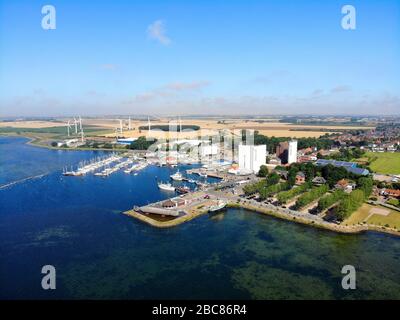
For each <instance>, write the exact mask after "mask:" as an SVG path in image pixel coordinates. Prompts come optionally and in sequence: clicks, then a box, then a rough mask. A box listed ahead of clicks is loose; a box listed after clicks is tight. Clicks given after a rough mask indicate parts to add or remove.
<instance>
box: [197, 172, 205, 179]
mask: <svg viewBox="0 0 400 320" xmlns="http://www.w3.org/2000/svg"><path fill="white" fill-rule="evenodd" d="M199 176H200V177H203V178H207V173H205V172H199Z"/></svg>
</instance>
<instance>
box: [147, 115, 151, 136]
mask: <svg viewBox="0 0 400 320" xmlns="http://www.w3.org/2000/svg"><path fill="white" fill-rule="evenodd" d="M147 124H148V126H149V132H150V131H151V124H150V117H147Z"/></svg>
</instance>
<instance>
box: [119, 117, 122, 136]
mask: <svg viewBox="0 0 400 320" xmlns="http://www.w3.org/2000/svg"><path fill="white" fill-rule="evenodd" d="M119 132H120V133H121V134H122V120H121V119H119Z"/></svg>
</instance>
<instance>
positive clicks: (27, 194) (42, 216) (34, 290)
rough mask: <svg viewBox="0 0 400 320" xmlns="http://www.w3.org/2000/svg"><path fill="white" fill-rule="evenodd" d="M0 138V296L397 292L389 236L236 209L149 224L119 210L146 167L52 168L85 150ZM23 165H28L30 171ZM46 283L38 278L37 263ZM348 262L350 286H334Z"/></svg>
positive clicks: (141, 184)
mask: <svg viewBox="0 0 400 320" xmlns="http://www.w3.org/2000/svg"><path fill="white" fill-rule="evenodd" d="M24 141H25V140H23V139H16V138H0V166H1V171H0V181H1V184H5V183H9V182H12V181H15V180H19V179H23V178H26V177H29V176H31V175H33V174H34V175H38V174H42V173H47V174H46V175H45V176H43V177H40V178H36V179H32V180H25V181H23V182H20V183H17V184H14V185H12V186H10V187H8V188H3V189H0V288H1V290H0V298H7V299H15V298H28V299H30V298H91V299H92V298H101V299H105V298H111V299H114V298H131V299H143V298H166V299H174V298H183V299H189V298H210V299H211V298H222V299H228V298H245V299H247V298H249V299H304V298H311V299H361V298H367V299H399V298H400V239H398V238H395V237H392V236H389V235H383V234H378V233H367V234H363V235H338V234H335V233H332V232H327V231H323V230H317V229H314V228H310V227H305V226H302V225H297V224H294V223H289V222H286V221H281V220H277V219H274V218H271V217H268V216H263V215H259V214H256V213H252V212H248V211H244V210H229V211H228V212H227V213H225V214H224V215H219V216H215V217H213V218H210V217H208V216H202V217H200V218H198V219H195V220H193V221H191V222H188V223H186V224H184V225H181V226H178V227H176V228H173V229H166V230H160V229H156V228H153V227H150V226H147V225H145V224H142V223H140V222H138V221H135V220H133V219H132V218H129V217H127V216H124V215H122V214H121V211H123V210H126V209H129V208H131V207H132V206H133V205H134V204H139V205H140V204H145V203H147V202H151V201H155V200H158V199H162V198H165V197H167V196H168V194H163V193H161V192H160V191H159V190H158V189H157V187H156V181H155V178H154V176H155V175H156V176H158V177H159V178H160V179H164V180H167V178H168V176H169V174H170V173H171V172H173V171H175V170H173V171H171V170H170V169H168V168H158V167H153V166H150V167H148V168H146V169H145V170H144V171H142V172H141V173H140V174H139V175H138V176H131V175H126V174H125V173H123V172H118V173H115V174H113V175H112V176H110V177H108V178H106V179H103V178H99V177H94V176H87V177H84V178H74V177H62V176H61V175H60V172H61V169H62V167H63V165H65V164H75V163H78V162H79V161H80V160H82V159H90V158H93V157H94V156H95V155H99V153H97V154H95V153H94V152H72V151H52V150H46V149H39V148H36V147H32V146H28V145H25V144H23V143H24ZM32 173H33V174H32ZM46 264H51V265H54V266H55V267H56V270H57V289H56V290H53V291H45V290H42V289H41V285H40V283H41V276H42V275H41V273H40V271H41V268H42V266H43V265H46ZM347 264H350V265H354V266H355V267H356V270H357V290H350V291H345V290H343V289H341V276H342V275H341V272H340V271H341V268H342V266H343V265H347Z"/></svg>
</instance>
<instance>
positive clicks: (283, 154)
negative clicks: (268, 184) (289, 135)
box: [276, 140, 297, 164]
mask: <svg viewBox="0 0 400 320" xmlns="http://www.w3.org/2000/svg"><path fill="white" fill-rule="evenodd" d="M276 156H277V157H278V158H279V159H281V162H282V164H292V163H295V162H297V140H292V141H289V142H287V141H285V142H280V143H279V144H278V146H277V147H276Z"/></svg>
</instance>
